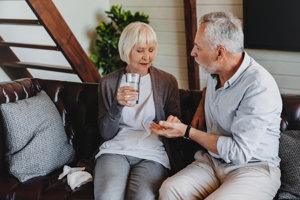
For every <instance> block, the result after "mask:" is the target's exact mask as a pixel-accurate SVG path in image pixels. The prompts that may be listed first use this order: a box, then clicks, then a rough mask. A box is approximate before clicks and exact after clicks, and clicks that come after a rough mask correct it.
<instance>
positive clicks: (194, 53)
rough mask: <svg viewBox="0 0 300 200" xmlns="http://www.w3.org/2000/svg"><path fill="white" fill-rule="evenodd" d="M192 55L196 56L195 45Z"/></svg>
mask: <svg viewBox="0 0 300 200" xmlns="http://www.w3.org/2000/svg"><path fill="white" fill-rule="evenodd" d="M191 56H193V57H196V52H195V47H193V49H192V51H191Z"/></svg>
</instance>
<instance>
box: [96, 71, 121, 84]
mask: <svg viewBox="0 0 300 200" xmlns="http://www.w3.org/2000/svg"><path fill="white" fill-rule="evenodd" d="M122 74H124V68H122V69H118V70H116V71H114V72H111V73H109V74H107V75H105V76H103V77H102V78H101V81H100V82H109V81H111V80H116V79H118V78H119V77H120V76H121V75H122Z"/></svg>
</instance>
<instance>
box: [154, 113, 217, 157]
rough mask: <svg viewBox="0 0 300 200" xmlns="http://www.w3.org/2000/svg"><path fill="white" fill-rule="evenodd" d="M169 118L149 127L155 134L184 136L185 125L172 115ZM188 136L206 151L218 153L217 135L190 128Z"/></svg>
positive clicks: (170, 136) (172, 136)
mask: <svg viewBox="0 0 300 200" xmlns="http://www.w3.org/2000/svg"><path fill="white" fill-rule="evenodd" d="M169 118H170V117H169ZM169 118H168V120H167V121H160V122H159V125H161V126H158V125H156V124H151V127H150V129H151V130H152V131H153V132H155V133H156V134H158V135H162V136H165V137H168V138H176V137H184V136H185V132H186V130H187V125H186V124H183V123H181V122H180V121H177V120H175V119H174V117H171V119H172V120H169ZM162 127H167V128H162ZM189 138H190V139H191V140H194V141H195V142H197V143H198V144H200V145H201V146H203V147H204V148H206V149H207V150H208V151H210V152H212V153H214V154H217V155H218V154H219V153H218V150H217V142H218V139H219V136H218V135H213V134H209V133H206V132H204V131H200V130H197V129H195V128H191V129H190V132H189Z"/></svg>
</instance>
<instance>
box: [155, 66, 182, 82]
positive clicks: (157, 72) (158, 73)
mask: <svg viewBox="0 0 300 200" xmlns="http://www.w3.org/2000/svg"><path fill="white" fill-rule="evenodd" d="M150 70H151V74H153V75H154V76H158V77H161V78H163V79H162V80H170V81H176V82H177V80H176V78H175V77H174V76H173V75H172V74H170V73H168V72H166V71H163V70H161V69H158V68H156V67H154V66H151V69H150Z"/></svg>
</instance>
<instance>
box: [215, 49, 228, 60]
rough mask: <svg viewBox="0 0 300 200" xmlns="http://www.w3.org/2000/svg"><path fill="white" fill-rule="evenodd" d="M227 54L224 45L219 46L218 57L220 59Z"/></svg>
mask: <svg viewBox="0 0 300 200" xmlns="http://www.w3.org/2000/svg"><path fill="white" fill-rule="evenodd" d="M225 55H226V49H225V47H223V46H218V48H217V57H218V59H223V58H224V57H225Z"/></svg>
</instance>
